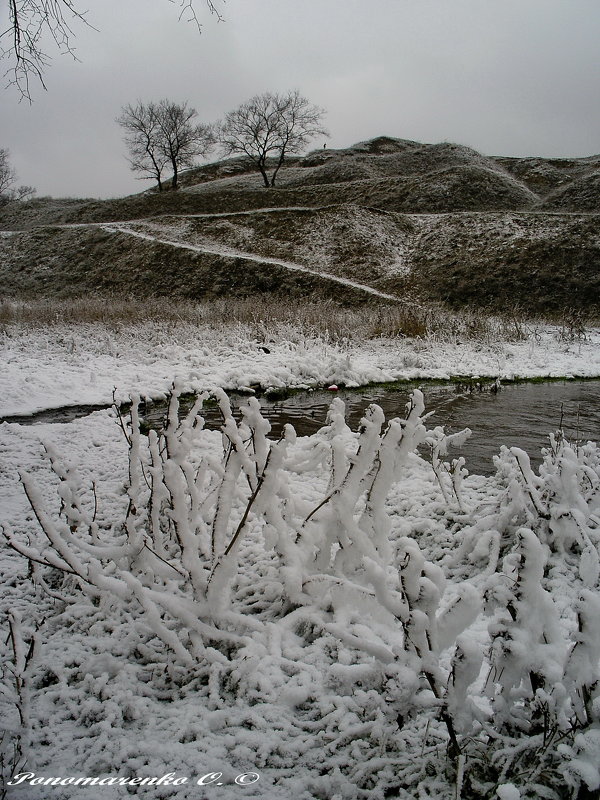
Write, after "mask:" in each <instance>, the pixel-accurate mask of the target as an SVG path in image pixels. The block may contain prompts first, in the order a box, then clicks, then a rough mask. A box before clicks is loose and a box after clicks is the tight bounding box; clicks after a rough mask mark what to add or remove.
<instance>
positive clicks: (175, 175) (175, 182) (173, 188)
mask: <svg viewBox="0 0 600 800" xmlns="http://www.w3.org/2000/svg"><path fill="white" fill-rule="evenodd" d="M171 163H172V165H173V180H172V181H171V189H172V190H173V191H174V192H175V191H176V190H177V176H178V173H177V161H176V160H175V159H173V160H172V162H171Z"/></svg>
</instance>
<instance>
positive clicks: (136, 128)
mask: <svg viewBox="0 0 600 800" xmlns="http://www.w3.org/2000/svg"><path fill="white" fill-rule="evenodd" d="M197 116H198V113H197V111H196V110H195V109H194V108H190V107H189V106H188V105H187V103H182V104H180V103H173V102H171V101H169V100H161V101H160V102H158V103H141V102H138V103H137V105H135V106H125V108H123V109H122V112H121V116H120V117H119V118H118V119H117V123H118V124H119V125H120V126H121V127H122V128H123V129H124V130H125V141H126V143H127V146H128V148H129V154H130V158H129V163H130V166H131V169H132V170H133V171H134V172H140V173H142V177H144V178H153V179H154V180H156V182H157V186H158V190H159V191H162V190H163V188H164V187H163V179H162V175H163V172H164V170H165V169H166V167H167V165H170V167H171V172H172V176H173V177H172V180H171V188H172V189H177V184H178V177H179V172H180V170H181V169H182V168H184V167H191V166H193V165H194V163H195V161H196V159H197V158H198V157H201V156H205V155H206V154H207V153H208V152H209V151H210V150H211V149H212V147H213V145H214V142H215V136H214V133H213V129H212V127H211V126H210V125H202V124H200V123H196V122H195V119H196V117H197Z"/></svg>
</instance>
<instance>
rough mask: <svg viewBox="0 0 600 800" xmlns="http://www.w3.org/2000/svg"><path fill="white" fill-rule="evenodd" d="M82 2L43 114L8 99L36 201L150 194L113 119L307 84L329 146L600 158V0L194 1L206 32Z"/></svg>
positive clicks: (162, 4)
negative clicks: (390, 143)
mask: <svg viewBox="0 0 600 800" xmlns="http://www.w3.org/2000/svg"><path fill="white" fill-rule="evenodd" d="M76 2H77V4H78V5H79V7H80V8H82V9H86V8H87V9H89V16H88V18H89V20H90V22H91V23H92V24H93V25H94V26H95V27H96V28H97V29H98V31H97V32H96V31H94V30H90V29H86V28H85V27H84V26H82V25H81V24H76V25H75V26H74V27H75V31H76V40H75V42H74V43H75V46H76V48H77V55H78V57H79V58H80V62H74V61H73V59H72V58H70V57H69V56H60V55H58V54H55V57H54V58H53V60H52V65H51V67H50V68H49V69H48V72H47V74H46V82H47V87H48V91H46V92H45V91H43V89H41V88H40V87H38V86H35V85H34V86H33V91H32V94H33V104H32V105H29V104H28V103H27V102H19V97H18V94H17V92H16V91H15V90H14V89H6V90H2V95H1V98H0V99H1V106H0V113H1V120H0V122H1V127H0V131H1V135H0V147H8V148H9V150H10V152H11V157H12V163H13V165H14V167H15V168H16V169H17V171H18V174H19V182H20V183H25V184H31V185H33V186H35V187H36V188H37V191H38V194H39V195H53V196H79V197H114V196H119V195H123V194H129V193H132V192H136V191H141V190H142V189H145V188H147V187H148V185H149V183H148V182H144V181H140V180H137V179H136V178H135V176H134V175H133V174H132V173H131V172H130V171H129V166H128V163H127V161H126V150H125V148H124V145H123V142H122V136H121V130H120V128H119V127H118V126H117V125H116V124H115V121H114V120H115V117H117V116H118V114H119V111H120V108H121V106H123V105H124V104H127V103H134V102H135V101H136V100H145V101H148V100H160V99H162V98H168V99H170V100H174V101H188V102H189V103H190V105H192V106H193V107H194V108H196V109H197V111H198V113H199V119H200V121H203V122H211V121H214V120H216V119H218V118H219V117H221V116H222V115H223V114H224V113H225V112H227V111H229V110H231V109H233V108H235V107H236V106H237V105H239V104H240V103H242V102H243V101H245V100H247V99H249V98H250V97H251V96H252V95H255V94H259V93H262V92H265V91H279V92H281V91H287V90H288V89H299V90H300V91H301V93H302V94H304V95H305V96H306V97H307V98H308V99H309V100H310V101H311V102H313V103H315V104H317V105H319V106H322V107H323V108H325V109H326V110H327V117H326V125H327V127H328V128H329V130H330V132H331V138H330V140H329V142H328V146H329V147H346V146H348V145H351V144H353V143H355V142H358V141H363V140H365V139H369V138H372V137H375V136H380V135H387V136H394V137H398V138H403V139H415V140H417V141H423V142H440V141H451V142H458V143H461V144H466V145H469V146H471V147H474V148H475V149H477V150H479V151H481V152H483V153H485V154H487V155H516V156H526V155H543V156H557V157H560V156H586V155H592V154H595V153H598V152H600V63H599V62H600V48H599V42H600V2H598V0H227V2H226V4H225V3H223V0H215V4H219V8H221V9H222V13H223V16H224V18H225V21H224V22H217V20H216V19H215V18H214V17H211V16H210V14H209V13H208V11H207V10H206V8H205V6H204V2H205V0H195V4H196V8H197V10H198V16H199V17H200V19H201V22H202V24H203V28H202V34H201V35H199V34H198V31H197V29H196V28H195V27H194V26H193V25H191V24H187V23H186V22H185V21H178V7H177V5H174V4H173V3H171V2H169V0H76ZM177 2H179V0H177ZM6 6H7V3H6V2H5V1H4V0H0V13H1V14H2V15H3V17H6V16H7V10H6ZM5 22H6V20H5V19H3V20H2V27H3V28H4V27H6V24H5ZM4 65H5V67H8V66H9V64H8V63H7V62H6V61H5V62H4ZM322 144H323V142H322V141H320V140H319V141H318V142H315V146H319V147H321V146H322ZM215 158H216V156H215V157H213V158H212V159H209V160H215Z"/></svg>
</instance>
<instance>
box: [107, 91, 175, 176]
mask: <svg viewBox="0 0 600 800" xmlns="http://www.w3.org/2000/svg"><path fill="white" fill-rule="evenodd" d="M117 122H118V124H119V125H120V126H121V127H122V128H123V129H124V130H125V143H126V144H127V147H128V149H129V164H130V166H131V169H132V170H133V171H134V172H141V173H142V177H143V178H150V179H153V180H155V181H156V182H157V186H158V190H159V192H162V190H163V184H162V175H163V171H164V168H165V166H166V163H167V159H166V156H165V155H164V153H162V152H161V151H160V148H159V141H160V127H159V124H158V105H157V104H156V103H138V104H137V105H135V106H131V105H129V106H125V107H124V108H122V109H121V116H120V117H118V118H117Z"/></svg>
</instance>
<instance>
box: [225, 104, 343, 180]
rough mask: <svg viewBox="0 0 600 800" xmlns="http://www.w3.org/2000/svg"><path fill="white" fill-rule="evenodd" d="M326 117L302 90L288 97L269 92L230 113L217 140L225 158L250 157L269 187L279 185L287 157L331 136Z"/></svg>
mask: <svg viewBox="0 0 600 800" xmlns="http://www.w3.org/2000/svg"><path fill="white" fill-rule="evenodd" d="M324 114H325V111H324V110H323V109H322V108H319V107H318V106H313V105H311V104H310V103H309V102H308V100H307V99H306V98H305V97H302V95H301V94H300V93H299V92H298V90H295V91H291V92H288V93H287V94H273V93H271V92H266V93H265V94H260V95H256V96H255V97H253V98H252V99H251V100H248V102H246V103H242V105H241V106H239V108H237V109H235V111H230V112H229V113H228V114H226V115H225V118H224V120H223V121H222V122H221V123H219V126H218V133H217V137H218V140H219V143H220V144H221V147H222V148H223V152H224V153H225V155H233V154H240V153H241V154H243V155H246V156H247V157H248V159H249V160H250V161H251V162H252V163H253V164H255V166H256V167H257V168H258V170H259V171H260V174H261V175H262V177H263V181H264V184H265V186H267V187H269V186H275V179H276V177H277V173H278V172H279V169H280V168H281V165H282V164H283V162H284V160H285V157H286V156H287V155H289V154H292V153H301V152H302V151H303V150H305V149H306V147H307V146H308V143H309V142H310V140H311V139H313V138H314V137H315V136H317V135H323V136H328V135H329V134H328V133H327V131H326V130H325V129H324V128H323V126H322V124H321V120H322V118H323V116H324ZM270 164H272V172H271V175H270V177H269V174H268V172H267V169H268V168H269V165H270Z"/></svg>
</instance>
